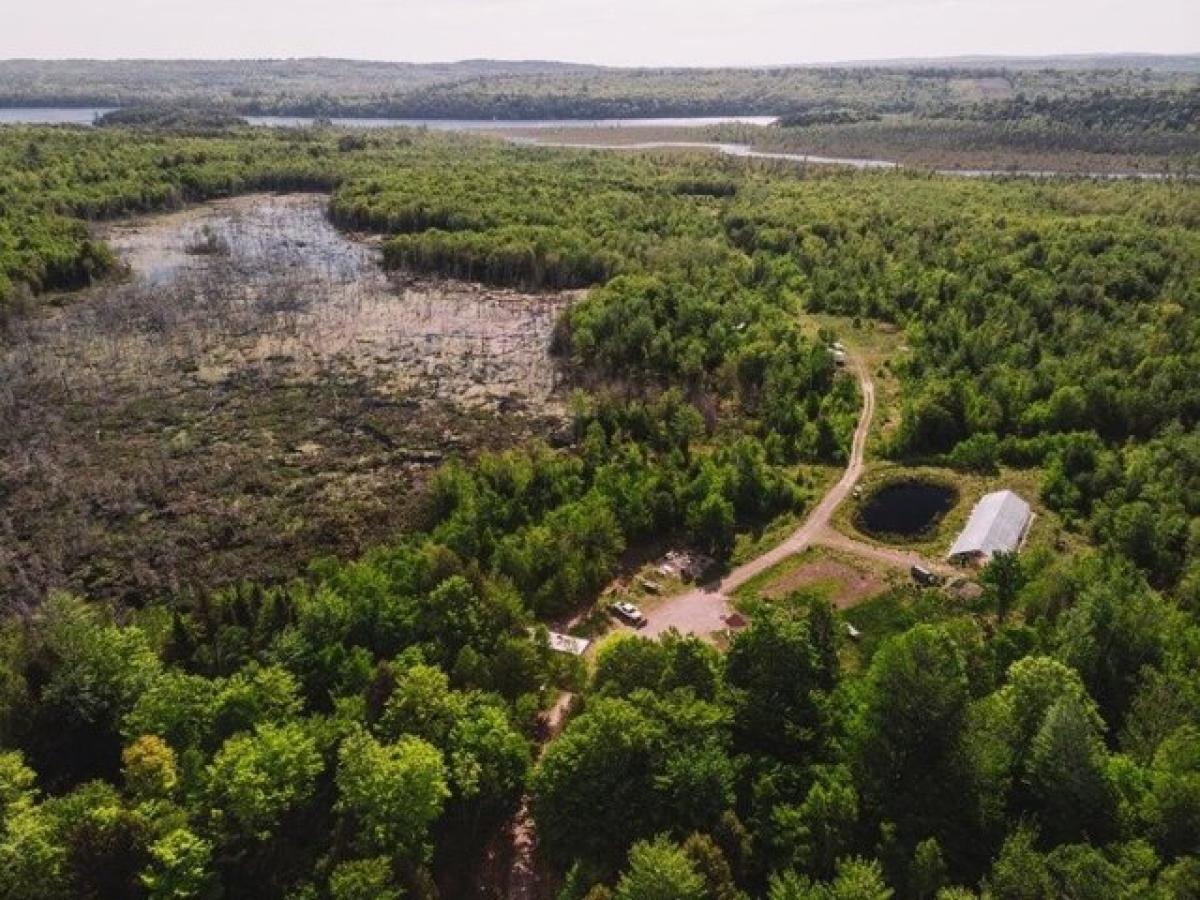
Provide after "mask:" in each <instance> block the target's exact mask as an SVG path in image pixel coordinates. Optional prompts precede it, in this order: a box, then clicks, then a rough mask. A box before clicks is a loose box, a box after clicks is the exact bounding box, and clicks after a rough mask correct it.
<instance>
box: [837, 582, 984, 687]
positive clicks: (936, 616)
mask: <svg viewBox="0 0 1200 900" xmlns="http://www.w3.org/2000/svg"><path fill="white" fill-rule="evenodd" d="M964 612H966V608H965V607H964V606H963V605H962V603H961V602H960V601H957V600H955V599H953V598H951V597H949V596H947V595H946V594H945V593H944V592H943V591H940V590H930V589H925V590H922V589H921V588H918V587H916V586H915V585H899V586H897V587H894V588H891V589H890V590H887V591H884V592H883V593H882V594H879V595H878V596H876V597H873V598H871V599H870V600H865V601H863V602H862V603H860V604H858V605H857V606H855V607H852V608H851V609H847V610H845V611H843V612H842V613H841V617H842V620H843V621H845V622H847V623H848V624H850V625H853V626H854V627H855V628H856V629H858V631H859V633H860V634H859V637H858V639H857V640H855V641H847V644H846V648H847V653H846V655H845V658H844V659H843V662H844V663H845V664H847V665H848V667H850V668H852V669H860V668H865V667H866V666H867V665H868V664H870V662H871V658H872V657H873V656H874V655H875V651H876V650H877V649H879V647H880V646H881V645H882V644H883V642H884V641H886V640H887V639H888V638H890V637H894V636H895V635H897V634H901V633H903V632H905V631H907V630H908V629H909V628H912V627H913V626H914V625H920V624H922V623H925V622H940V621H944V620H946V619H949V618H953V617H954V616H957V615H961V614H962V613H964Z"/></svg>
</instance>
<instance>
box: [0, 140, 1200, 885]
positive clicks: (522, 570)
mask: <svg viewBox="0 0 1200 900" xmlns="http://www.w3.org/2000/svg"><path fill="white" fill-rule="evenodd" d="M276 188H278V189H285V188H286V189H297V188H299V189H308V190H327V191H331V192H332V198H331V200H330V206H329V212H330V216H331V217H332V219H333V220H334V221H336V222H337V223H339V224H340V225H341V226H342V227H345V228H348V229H353V230H356V231H364V232H371V233H376V234H379V235H382V236H383V252H382V258H383V261H384V263H385V264H386V265H389V266H395V267H401V268H406V269H417V270H423V271H430V272H435V273H442V274H448V275H455V276H459V277H465V278H470V279H477V280H483V281H486V282H489V283H494V284H517V285H522V286H526V287H530V288H559V287H572V288H575V287H590V288H591V289H590V290H589V291H588V292H587V294H586V295H585V296H583V297H582V298H581V299H580V300H579V301H578V302H576V303H575V304H574V305H572V306H571V307H570V308H569V310H568V311H567V312H566V313H565V314H564V315H563V317H562V318H561V320H560V321H559V324H558V330H557V337H556V348H555V349H556V352H557V353H558V354H559V356H560V358H561V359H562V360H563V363H564V365H565V366H567V367H568V368H569V370H570V371H571V373H572V376H573V378H574V380H575V384H576V385H577V387H579V388H580V391H579V393H578V394H577V396H576V399H575V401H574V408H573V421H572V425H571V437H570V441H569V442H568V443H569V446H566V447H562V448H557V449H552V448H549V447H546V446H543V445H540V444H531V445H528V446H521V447H517V448H513V449H511V450H509V451H506V452H503V453H494V454H483V455H480V456H478V457H476V458H473V459H465V460H462V461H458V462H454V463H451V464H449V465H447V466H445V467H444V468H443V469H441V470H440V471H439V473H438V474H437V475H436V477H434V478H433V479H432V480H431V483H430V484H429V485H428V487H427V490H426V492H425V494H424V496H423V500H422V515H421V521H420V523H419V526H418V527H415V528H413V529H412V530H411V531H410V532H408V533H405V534H400V535H396V536H394V537H393V538H392V539H391V540H390V541H388V542H386V543H385V544H383V545H381V546H380V547H378V548H377V549H375V550H373V551H371V552H369V553H367V554H366V555H365V556H363V557H362V558H360V559H353V560H331V559H320V560H314V561H313V563H312V565H311V566H310V567H309V568H308V569H307V570H306V571H305V572H303V573H298V574H297V577H296V578H294V579H292V580H289V581H287V582H285V583H280V584H256V583H234V584H232V585H231V586H229V587H227V588H225V589H222V590H219V591H182V592H180V593H179V594H177V595H168V596H160V597H144V598H139V602H135V603H124V604H120V605H115V604H114V605H109V604H102V603H95V602H88V598H75V597H70V596H66V595H63V594H54V595H52V596H49V597H47V598H45V600H44V602H42V603H41V604H40V605H39V606H38V607H37V608H36V609H28V610H18V609H12V610H10V611H9V613H8V615H7V616H6V618H5V619H4V621H3V623H2V624H0V744H2V746H3V747H4V748H5V749H4V751H3V752H2V753H0V897H11V898H42V897H44V898H60V897H63V898H65V897H143V896H149V897H163V898H165V897H218V896H224V897H250V896H255V897H259V896H280V897H285V896H286V897H295V898H308V897H313V898H317V897H331V898H337V900H351V898H368V897H369V898H385V897H400V896H415V897H433V896H438V895H439V894H440V896H444V897H453V896H472V895H474V894H473V893H472V889H471V885H470V876H471V873H473V872H474V871H476V870H477V869H478V867H479V866H480V864H481V862H482V860H483V858H484V857H485V856H486V852H485V847H486V846H487V844H488V841H489V839H490V838H491V836H492V835H493V834H494V833H495V830H496V827H497V826H498V824H499V823H501V822H503V821H504V820H505V819H506V818H507V817H508V816H510V815H511V814H512V812H513V810H514V808H515V807H516V805H517V803H518V801H519V798H521V797H522V796H523V795H524V794H528V795H529V797H530V808H531V810H532V814H533V816H534V819H535V821H536V823H537V828H538V833H539V839H540V848H541V852H542V853H543V854H544V856H545V858H546V860H547V861H548V863H549V864H550V865H551V866H552V867H553V869H554V870H555V872H557V873H558V874H559V875H560V876H561V878H562V885H561V894H560V896H562V897H563V898H564V900H571V898H580V900H583V898H588V900H603V898H608V897H617V898H621V900H643V898H680V900H683V898H697V897H707V898H714V900H715V898H722V900H725V898H729V900H732V898H737V897H741V896H746V897H768V898H771V900H809V898H879V900H885V898H888V897H903V898H910V897H911V898H933V897H938V898H941V900H961V898H967V897H978V896H986V897H993V898H1013V900H1017V898H1047V900H1049V898H1058V897H1076V898H1096V900H1100V898H1111V897H1128V898H1135V897H1137V898H1141V897H1152V898H1164V900H1167V898H1186V897H1192V896H1196V894H1197V893H1198V892H1200V862H1198V861H1197V851H1198V850H1200V680H1198V678H1197V672H1198V671H1200V659H1198V658H1197V657H1198V653H1200V625H1198V624H1197V620H1196V616H1197V614H1198V612H1200V439H1198V437H1197V435H1198V431H1197V424H1198V420H1200V383H1198V382H1197V379H1196V378H1195V372H1196V371H1198V370H1200V280H1198V278H1197V273H1198V272H1200V188H1197V186H1196V185H1195V184H1193V183H1190V182H1185V181H1163V182H1123V183H1114V182H1099V181H1084V180H1075V181H1071V180H1022V179H1011V180H1000V179H997V180H948V179H940V178H936V177H932V176H928V175H920V174H909V173H899V172H892V173H856V172H844V171H823V172H812V171H806V170H802V169H799V168H797V167H784V166H776V165H767V164H753V163H747V162H745V161H741V162H739V161H734V160H730V159H720V158H714V157H707V156H690V155H689V156H682V155H678V154H661V155H655V156H645V155H639V156H622V155H607V154H604V153H601V152H594V153H585V152H571V153H565V152H561V151H549V150H534V149H527V148H517V147H511V146H507V145H504V144H500V143H497V142H488V141H482V140H467V139H463V138H453V137H448V136H438V135H432V134H423V133H418V132H404V131H397V132H392V133H380V134H374V133H372V134H362V133H350V132H339V131H336V130H328V129H318V130H313V131H297V132H286V133H270V132H256V131H252V130H242V131H233V132H229V133H225V134H222V135H207V136H205V135H190V136H180V135H172V134H166V133H148V132H145V131H140V130H131V131H126V130H123V129H119V128H114V129H102V130H100V129H98V130H88V129H74V130H72V129H48V128H16V129H4V130H2V131H0V277H2V278H3V281H0V297H3V298H5V300H4V302H5V303H6V304H7V307H8V309H9V314H10V316H13V317H14V320H15V319H16V317H20V316H25V315H32V316H36V315H39V314H41V309H40V307H41V305H42V302H43V300H44V298H45V295H46V292H50V291H57V290H62V289H68V288H72V287H76V286H80V285H82V284H85V283H87V282H88V281H90V280H92V279H96V278H101V277H105V276H106V275H107V274H108V273H110V272H112V271H113V270H114V267H115V260H114V259H113V257H112V254H111V253H110V252H109V251H108V250H107V249H106V248H105V247H104V246H103V244H101V243H99V242H97V241H95V240H94V239H92V238H91V236H90V232H89V230H88V226H87V221H88V220H89V219H97V218H104V217H115V216H120V215H123V214H127V213H131V212H141V211H148V210H159V209H169V208H173V207H176V206H178V205H180V204H183V203H187V202H191V201H197V200H202V199H207V198H213V197H219V196H225V195H228V194H232V193H239V192H246V191H251V190H263V189H276ZM56 299H59V300H60V301H61V302H70V298H69V297H65V298H56ZM805 312H809V313H832V314H838V315H842V316H845V317H846V320H847V321H850V320H853V319H855V318H857V319H858V320H859V321H860V322H864V323H869V322H875V323H878V324H879V325H881V326H883V325H888V326H890V325H894V326H896V327H897V328H898V329H900V330H902V333H903V340H904V345H905V347H906V350H905V351H904V352H903V353H902V354H900V355H898V356H897V357H896V358H895V359H893V360H890V361H889V362H888V363H887V365H888V367H889V368H891V369H892V370H893V371H894V373H895V374H896V375H897V376H898V378H899V380H900V385H901V395H900V403H901V405H902V407H903V408H902V413H903V415H902V419H901V424H900V427H899V428H898V429H897V430H896V431H895V432H894V433H892V434H891V435H890V436H889V437H888V439H887V441H886V442H885V443H886V446H885V447H884V452H885V453H886V454H887V455H888V456H890V457H893V458H895V459H898V460H902V461H910V462H927V463H933V464H938V465H944V466H948V467H951V468H959V469H964V470H969V471H990V470H994V469H995V468H996V467H997V466H1000V465H1004V466H1011V467H1018V468H1025V469H1035V470H1037V472H1038V473H1039V475H1038V477H1039V480H1040V484H1041V495H1042V496H1041V500H1042V502H1044V503H1045V504H1046V506H1047V507H1048V508H1049V509H1050V510H1052V511H1053V512H1054V513H1055V514H1056V515H1057V516H1059V517H1060V518H1061V520H1062V521H1063V523H1064V524H1065V526H1066V527H1067V528H1069V529H1071V530H1072V531H1074V532H1075V533H1077V534H1078V535H1079V536H1081V537H1082V538H1084V539H1085V542H1086V544H1087V545H1089V549H1088V550H1086V551H1085V552H1081V553H1077V554H1049V553H1030V554H1025V555H1023V556H1022V557H1020V558H1019V559H1017V558H1014V557H1002V558H1000V559H998V560H997V561H996V562H994V563H993V564H992V565H990V566H989V567H988V569H987V570H985V572H984V574H983V576H982V582H983V593H982V595H981V596H980V597H979V598H977V599H976V600H973V601H956V602H950V601H946V602H935V601H933V600H931V599H930V598H929V596H928V595H925V596H922V595H921V592H920V591H918V590H917V589H916V588H910V587H894V588H892V589H891V591H892V593H891V595H890V596H889V599H890V601H891V602H894V603H896V604H898V605H900V606H902V607H903V608H904V609H905V610H906V618H905V620H904V622H903V624H902V626H901V627H896V628H895V629H894V631H893V632H892V633H889V634H886V635H880V636H878V639H876V640H872V641H871V642H870V643H869V644H868V643H864V644H854V643H853V642H851V641H850V640H849V639H848V638H847V637H846V630H845V624H844V622H843V621H842V619H841V614H840V613H837V612H834V611H831V610H830V608H829V605H828V604H827V603H826V602H824V601H823V600H816V599H814V598H812V597H805V596H796V597H792V598H790V599H788V601H787V602H781V603H779V604H777V607H778V608H775V609H767V610H765V611H760V612H759V613H758V614H756V615H755V616H754V617H753V619H752V621H751V623H750V625H749V626H748V627H747V628H745V629H744V630H741V631H740V632H738V633H737V634H736V635H735V636H733V638H732V640H731V641H730V643H729V646H728V647H727V648H726V649H725V651H724V652H718V651H717V650H716V649H714V648H713V647H711V646H709V645H708V644H706V643H704V642H702V641H700V640H699V639H697V638H692V637H684V636H678V635H668V636H667V637H666V638H664V639H663V640H661V641H657V642H656V641H651V640H647V639H642V638H638V637H635V636H625V637H618V638H615V639H612V640H610V641H607V642H605V643H603V644H602V645H601V646H600V648H599V650H598V651H597V653H596V655H595V658H594V660H589V661H588V663H584V662H583V661H581V660H579V659H577V658H575V657H572V656H568V655H565V654H557V653H553V652H552V651H551V650H550V647H549V645H548V643H547V640H546V634H545V631H544V630H543V629H542V628H541V623H544V622H547V621H549V620H552V619H554V618H556V617H559V616H563V615H564V614H567V613H570V612H573V611H580V610H586V609H587V608H588V606H589V605H590V604H591V603H592V602H593V601H595V600H596V598H597V595H598V594H599V592H600V591H601V590H602V589H603V587H604V586H605V585H606V584H607V583H608V581H609V579H610V578H611V576H612V575H613V574H614V573H615V572H617V571H618V570H619V569H620V567H621V565H622V561H623V556H624V555H625V554H626V553H628V552H631V551H636V550H637V549H638V548H639V547H640V546H643V545H645V544H647V543H649V542H652V541H654V540H656V539H660V538H662V537H663V536H665V535H671V536H676V537H679V538H680V539H683V540H686V541H687V542H689V543H693V544H695V545H698V546H701V547H703V548H705V549H706V550H708V551H709V552H711V553H713V554H714V555H715V556H716V557H717V558H718V559H719V560H720V561H725V560H727V559H728V557H729V554H730V552H731V550H732V547H733V542H734V539H735V537H736V536H737V535H738V534H739V533H741V532H744V531H746V530H747V529H753V528H755V527H756V526H761V525H762V524H764V523H766V522H768V521H770V520H771V519H772V518H773V517H774V516H776V515H778V514H781V513H787V512H795V511H797V510H802V509H804V508H805V507H806V505H807V504H809V503H810V502H811V501H812V499H813V496H812V491H811V488H810V487H809V486H808V485H807V484H806V483H805V482H804V480H803V479H802V478H801V477H800V476H799V475H798V472H799V470H798V468H797V466H799V465H801V464H806V463H827V464H837V463H840V462H842V461H844V459H845V457H846V454H847V448H848V443H849V434H850V430H851V426H852V422H853V420H854V418H855V415H856V412H857V409H858V402H859V398H858V397H857V396H856V389H855V387H854V383H853V380H852V379H850V378H848V377H845V376H839V375H838V373H837V370H836V368H835V366H834V364H833V362H832V360H831V358H830V356H829V354H828V352H827V350H826V348H825V346H824V345H823V343H822V342H820V341H817V340H814V339H813V338H812V337H811V336H809V333H808V332H806V331H804V329H803V328H802V322H803V315H804V313H805ZM16 334H18V332H17V331H13V333H12V335H9V336H6V337H4V338H3V339H5V340H12V339H14V335H16ZM823 337H824V338H825V339H826V340H828V339H831V338H832V335H829V334H825V335H823ZM3 496H5V494H4V485H3V484H2V483H0V498H2V497H3ZM230 575H231V579H230V580H231V581H235V582H236V578H237V573H230ZM560 689H567V690H571V691H572V692H574V693H575V694H576V699H575V701H574V704H573V708H572V710H571V711H570V713H571V714H570V716H569V717H568V720H567V723H566V726H565V729H564V730H563V732H562V733H561V735H559V736H558V737H556V738H554V739H552V740H550V741H549V742H548V743H546V744H545V746H544V747H542V748H539V744H541V742H542V738H543V736H544V735H543V734H542V733H541V731H540V725H539V712H540V711H542V710H544V709H546V708H547V707H548V706H549V705H550V704H551V703H553V702H554V700H555V698H556V696H557V694H558V691H559V690H560Z"/></svg>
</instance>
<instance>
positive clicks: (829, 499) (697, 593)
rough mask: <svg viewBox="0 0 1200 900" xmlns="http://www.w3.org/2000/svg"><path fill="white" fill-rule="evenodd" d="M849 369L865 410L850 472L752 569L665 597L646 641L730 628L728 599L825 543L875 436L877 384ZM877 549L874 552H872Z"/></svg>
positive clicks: (855, 364)
mask: <svg viewBox="0 0 1200 900" xmlns="http://www.w3.org/2000/svg"><path fill="white" fill-rule="evenodd" d="M847 364H848V367H849V368H850V369H851V370H853V371H854V373H855V374H856V375H857V376H858V384H859V390H860V391H861V392H862V397H863V404H862V410H861V412H859V414H858V425H857V426H856V427H855V429H854V438H853V440H852V441H851V443H850V460H849V462H848V463H847V464H846V471H845V472H843V473H842V477H841V478H840V479H838V483H837V484H835V485H834V486H833V487H832V488H830V489H829V491H828V493H826V494H825V496H824V497H822V498H821V502H820V503H818V504H817V505H816V506H815V507H813V509H812V511H811V512H810V513H809V514H808V516H807V517H806V518H805V519H804V522H803V524H801V525H800V527H799V528H797V529H796V530H795V531H794V532H792V534H791V535H790V536H789V537H788V538H787V540H785V541H784V542H783V543H781V544H779V545H778V546H776V547H774V548H772V549H771V550H768V551H767V552H766V553H764V554H762V556H758V557H756V558H754V559H752V560H750V562H748V563H744V564H743V565H740V566H738V567H737V568H736V569H734V570H733V571H732V572H730V573H729V574H728V575H726V576H725V577H724V578H722V579H721V580H720V581H716V582H712V583H709V584H705V585H701V586H699V587H695V588H693V589H692V590H689V591H685V592H684V593H682V594H675V595H674V596H671V597H667V598H665V599H664V600H663V602H662V603H661V604H659V605H658V606H656V607H655V608H654V609H653V610H652V612H651V614H650V616H649V619H650V622H649V624H648V625H646V627H645V628H643V629H642V630H641V634H644V635H646V636H648V637H653V636H655V635H659V634H662V633H663V632H665V631H667V630H668V629H670V628H675V629H677V630H678V631H680V632H682V633H683V634H698V635H706V634H712V633H713V632H715V631H720V630H722V629H724V628H725V627H726V623H725V618H726V617H727V616H729V615H730V614H731V613H732V612H733V607H732V606H731V605H730V603H729V595H730V594H731V593H733V592H734V591H736V590H737V589H738V588H739V587H741V586H742V585H743V584H745V583H746V582H747V581H749V580H750V579H751V578H753V577H754V576H755V575H758V574H760V573H762V572H765V571H766V570H767V569H769V568H771V566H773V565H775V564H776V563H778V562H780V561H781V560H784V559H787V557H789V556H792V555H793V554H796V553H800V552H802V551H803V550H806V549H808V548H809V547H811V546H812V545H813V544H816V543H824V542H825V541H824V538H825V536H826V533H827V532H831V531H832V529H830V528H829V519H830V516H832V515H833V512H834V510H836V509H837V508H838V507H839V506H840V505H841V504H842V502H843V501H844V500H845V499H846V497H847V496H849V494H850V492H851V491H852V490H853V489H854V485H855V483H856V482H857V481H858V479H859V477H860V476H861V475H862V471H863V461H864V458H865V456H866V448H867V435H868V434H869V433H870V431H871V421H872V419H873V418H874V416H875V382H873V381H872V380H871V374H870V372H868V371H867V366H866V364H865V363H863V362H862V360H860V359H859V358H858V357H857V356H853V355H851V356H849V357H848V359H847ZM843 540H845V541H846V542H847V543H851V544H857V542H853V541H850V539H849V538H843ZM872 549H875V548H872Z"/></svg>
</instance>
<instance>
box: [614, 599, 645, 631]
mask: <svg viewBox="0 0 1200 900" xmlns="http://www.w3.org/2000/svg"><path fill="white" fill-rule="evenodd" d="M609 610H610V611H611V612H612V614H613V615H614V616H616V617H617V618H618V619H620V620H621V621H622V622H625V623H626V624H627V625H632V626H633V627H634V628H644V627H645V625H646V622H647V619H646V616H645V614H644V613H643V612H642V611H641V610H640V609H638V608H637V607H636V606H634V605H633V604H632V603H630V602H629V601H628V600H618V601H617V602H616V603H614V604H613V605H612V606H610V607H609Z"/></svg>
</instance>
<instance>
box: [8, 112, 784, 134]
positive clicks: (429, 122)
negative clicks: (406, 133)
mask: <svg viewBox="0 0 1200 900" xmlns="http://www.w3.org/2000/svg"><path fill="white" fill-rule="evenodd" d="M106 112H112V108H111V107H81V108H79V109H70V108H65V107H28V108H0V125H91V124H92V123H93V122H94V121H95V119H96V117H97V116H101V115H104V113H106ZM245 118H246V121H247V122H249V123H250V124H251V125H257V126H262V127H268V128H295V127H298V126H305V125H311V124H312V123H313V121H314V119H313V117H312V116H246V117H245ZM331 121H332V122H333V124H334V125H337V126H339V127H341V128H431V129H434V130H437V131H479V130H482V129H486V128H496V127H498V126H503V127H505V128H540V129H547V128H573V127H596V128H639V127H644V128H704V127H706V126H709V125H734V124H736V125H770V124H771V123H772V122H774V121H775V117H774V116H695V117H688V118H673V119H672V118H666V119H520V120H505V119H364V118H335V119H332V120H331Z"/></svg>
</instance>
